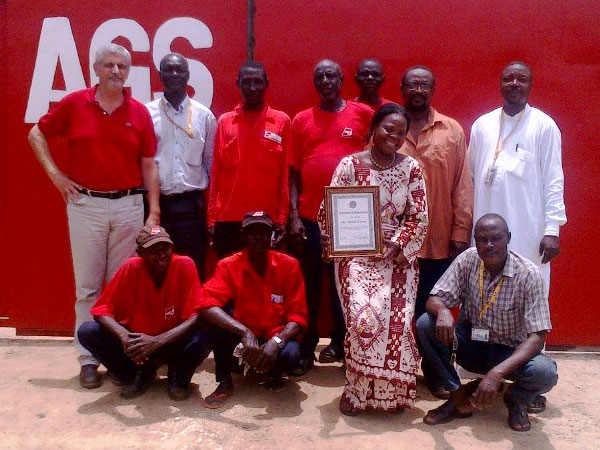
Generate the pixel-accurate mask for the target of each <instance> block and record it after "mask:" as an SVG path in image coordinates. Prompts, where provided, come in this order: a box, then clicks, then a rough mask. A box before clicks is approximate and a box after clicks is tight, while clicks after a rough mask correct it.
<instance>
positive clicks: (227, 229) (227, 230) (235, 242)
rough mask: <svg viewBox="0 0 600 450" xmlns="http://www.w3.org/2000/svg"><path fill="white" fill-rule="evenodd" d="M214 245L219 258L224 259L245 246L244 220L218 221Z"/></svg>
mask: <svg viewBox="0 0 600 450" xmlns="http://www.w3.org/2000/svg"><path fill="white" fill-rule="evenodd" d="M213 247H214V249H215V252H216V254H217V258H219V259H223V258H225V257H226V256H229V255H233V254H234V253H237V252H239V251H240V250H242V248H244V238H243V235H242V222H217V223H215V231H214V234H213Z"/></svg>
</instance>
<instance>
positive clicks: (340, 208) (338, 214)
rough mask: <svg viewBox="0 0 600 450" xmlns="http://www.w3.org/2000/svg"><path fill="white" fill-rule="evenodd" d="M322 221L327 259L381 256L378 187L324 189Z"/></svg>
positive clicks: (381, 241)
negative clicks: (326, 235)
mask: <svg viewBox="0 0 600 450" xmlns="http://www.w3.org/2000/svg"><path fill="white" fill-rule="evenodd" d="M325 221H326V225H327V234H328V235H329V248H328V254H329V256H330V257H332V258H348V257H354V256H379V255H382V254H383V239H382V235H381V205H380V202H379V186H325Z"/></svg>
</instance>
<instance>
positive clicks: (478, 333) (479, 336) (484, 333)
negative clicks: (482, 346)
mask: <svg viewBox="0 0 600 450" xmlns="http://www.w3.org/2000/svg"><path fill="white" fill-rule="evenodd" d="M471 340H472V341H477V342H488V341H489V340H490V330H487V329H485V328H480V327H473V328H471Z"/></svg>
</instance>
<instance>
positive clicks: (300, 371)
mask: <svg viewBox="0 0 600 450" xmlns="http://www.w3.org/2000/svg"><path fill="white" fill-rule="evenodd" d="M313 367H315V360H314V359H313V358H311V359H301V360H300V365H299V366H298V367H294V368H293V369H292V370H290V371H289V375H291V376H293V377H301V376H302V375H306V372H308V371H309V370H310V369H312V368H313Z"/></svg>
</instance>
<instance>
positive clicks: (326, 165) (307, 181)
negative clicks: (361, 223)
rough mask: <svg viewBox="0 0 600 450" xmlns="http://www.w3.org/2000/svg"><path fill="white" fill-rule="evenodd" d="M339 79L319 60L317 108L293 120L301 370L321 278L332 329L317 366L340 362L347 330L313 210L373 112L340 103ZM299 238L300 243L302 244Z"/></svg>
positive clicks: (307, 357) (335, 69)
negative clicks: (303, 321) (302, 308)
mask: <svg viewBox="0 0 600 450" xmlns="http://www.w3.org/2000/svg"><path fill="white" fill-rule="evenodd" d="M342 82H343V76H342V72H341V69H340V65H339V64H338V63H336V62H334V61H330V60H327V59H324V60H322V61H319V62H318V63H317V65H316V66H315V68H314V72H313V84H314V86H315V88H316V90H317V92H318V94H319V97H320V103H319V105H318V106H315V107H312V108H309V109H306V110H304V111H301V112H299V113H298V114H297V115H296V117H294V120H293V121H292V155H291V156H292V157H291V158H290V160H291V162H290V234H291V236H292V237H293V238H295V240H296V242H297V243H298V244H300V245H298V247H299V248H302V249H303V251H302V253H303V254H302V255H301V262H302V271H303V273H304V278H305V280H306V299H307V303H308V309H309V315H308V316H309V325H308V331H307V334H306V337H305V339H304V341H303V344H302V359H303V361H302V369H303V371H306V369H308V368H310V367H312V366H313V361H314V357H315V356H314V352H315V348H316V346H317V343H318V342H319V334H318V331H317V322H318V312H319V306H320V304H321V297H322V292H321V274H322V273H323V268H324V267H325V268H326V270H327V272H328V273H329V283H328V285H329V292H330V295H331V303H332V316H333V321H334V330H333V333H332V337H331V344H330V345H328V346H327V347H325V348H324V349H323V350H322V351H321V353H320V355H319V362H322V363H329V362H335V361H337V360H339V359H341V358H343V354H342V348H343V347H342V344H343V340H344V335H345V333H346V328H345V326H344V317H343V314H342V308H341V305H340V300H339V297H338V294H337V289H336V287H335V282H334V276H333V263H324V262H323V259H322V258H321V233H320V231H319V225H318V224H317V211H318V210H319V206H320V204H321V201H322V200H323V196H324V189H323V187H324V186H328V185H329V183H330V182H331V176H332V175H333V171H334V170H335V168H336V167H337V165H338V163H339V162H340V160H341V159H342V158H344V157H345V156H348V155H350V154H352V153H356V152H358V151H360V150H362V149H364V147H365V135H366V133H367V130H368V128H369V125H370V122H371V116H372V114H373V112H372V110H371V108H370V107H368V106H366V105H363V104H360V103H356V102H352V101H349V102H346V101H345V100H344V99H342V96H341V88H342ZM303 240H304V243H303V244H302V242H303Z"/></svg>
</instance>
